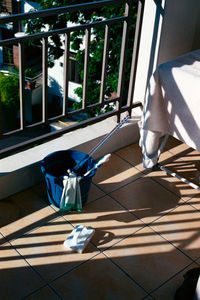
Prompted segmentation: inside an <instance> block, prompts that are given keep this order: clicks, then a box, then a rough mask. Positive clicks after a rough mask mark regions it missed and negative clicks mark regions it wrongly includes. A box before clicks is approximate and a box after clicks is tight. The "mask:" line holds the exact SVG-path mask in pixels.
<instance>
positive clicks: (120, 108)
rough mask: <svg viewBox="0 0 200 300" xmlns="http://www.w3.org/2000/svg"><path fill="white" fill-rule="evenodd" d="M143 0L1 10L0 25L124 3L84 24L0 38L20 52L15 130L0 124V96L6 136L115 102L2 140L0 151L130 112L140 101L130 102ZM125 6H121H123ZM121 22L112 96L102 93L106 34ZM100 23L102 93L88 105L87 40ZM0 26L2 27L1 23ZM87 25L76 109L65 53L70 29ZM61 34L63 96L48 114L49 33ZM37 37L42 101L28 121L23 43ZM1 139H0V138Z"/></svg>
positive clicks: (1, 132)
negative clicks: (36, 116)
mask: <svg viewBox="0 0 200 300" xmlns="http://www.w3.org/2000/svg"><path fill="white" fill-rule="evenodd" d="M143 2H144V0H138V1H136V0H133V1H132V0H102V1H96V2H91V3H84V4H78V5H70V6H66V7H58V8H52V9H47V10H38V11H34V12H29V13H23V14H17V15H10V16H5V17H2V18H1V19H0V26H1V25H3V24H6V23H13V24H14V23H16V22H22V21H24V20H31V19H36V18H43V17H50V16H58V15H60V14H65V13H72V12H76V11H83V10H88V9H93V10H95V9H97V8H101V7H105V6H107V7H108V6H115V5H121V7H123V9H124V13H123V15H122V16H117V17H111V18H108V19H101V20H97V21H95V22H91V23H86V24H77V25H71V26H68V27H64V28H59V29H55V30H50V31H44V32H38V33H34V34H28V35H27V34H26V35H24V36H20V37H12V38H6V39H2V40H0V49H1V47H8V46H9V47H10V46H11V45H17V46H18V51H19V53H18V55H19V74H18V76H19V103H20V104H19V113H18V115H19V128H17V129H14V130H10V131H9V130H8V131H6V132H5V131H4V130H3V125H2V124H3V122H2V119H3V117H2V105H1V101H0V138H7V137H10V136H12V135H16V134H20V133H23V132H25V131H26V130H29V129H30V128H31V129H32V130H33V128H35V130H36V129H37V128H38V127H41V126H47V125H48V124H51V123H52V122H55V121H56V120H60V119H62V118H65V117H67V118H71V117H73V116H74V115H77V114H80V113H85V112H88V111H89V110H91V109H95V108H103V107H104V106H105V105H106V104H109V103H113V104H114V108H113V109H112V110H111V111H108V112H105V113H103V114H100V115H98V116H94V117H91V118H88V119H86V120H84V121H82V122H80V123H77V124H74V125H72V126H70V127H66V128H63V129H60V130H59V131H54V132H46V133H44V134H41V135H38V136H37V137H34V138H31V139H29V140H26V141H24V142H21V143H18V144H15V145H12V146H9V147H5V148H2V147H1V146H0V148H1V149H0V155H3V156H5V155H8V154H9V153H10V152H12V151H16V150H19V149H20V148H24V147H26V146H31V145H32V144H34V143H39V142H43V141H44V140H47V139H52V138H54V137H56V136H58V135H61V134H63V133H66V132H69V131H72V130H75V129H78V128H81V127H84V126H86V125H89V124H93V123H96V122H98V121H101V120H103V119H106V118H108V117H111V116H115V115H116V116H117V117H118V121H119V120H120V115H121V113H123V112H126V111H127V112H128V113H129V114H131V110H132V109H133V108H135V107H138V106H140V105H141V103H140V102H137V103H136V102H134V103H133V93H134V86H135V75H136V68H137V59H138V49H139V41H140V33H141V24H142V16H143V8H144V3H143ZM135 3H137V20H136V25H135V37H134V44H133V49H132V50H131V51H132V61H131V66H130V74H129V78H130V82H129V86H128V92H127V97H126V101H125V102H126V103H124V99H123V95H122V94H123V88H124V81H125V72H126V56H127V50H128V49H127V47H128V30H129V25H130V22H132V21H131V20H132V18H131V8H132V6H133V5H135ZM124 7H125V8H124ZM118 23H120V24H122V27H123V30H122V42H121V51H120V52H121V53H119V55H120V63H119V75H118V88H117V93H116V95H115V97H111V98H108V97H105V85H106V76H107V66H108V54H109V36H110V29H111V28H112V26H113V25H114V24H118ZM98 26H104V27H105V39H104V51H103V59H102V70H101V83H100V85H101V87H100V96H99V99H98V101H96V103H95V104H90V105H88V68H89V64H90V59H89V57H90V54H89V50H90V41H91V34H92V29H93V28H95V27H98ZM0 28H1V27H0ZM80 30H81V31H85V54H84V76H83V95H82V107H81V108H79V109H76V110H69V109H68V93H69V90H68V86H69V84H68V83H69V72H68V68H69V59H70V34H71V33H72V32H75V31H80ZM56 35H63V36H64V40H65V43H64V45H65V46H64V63H63V70H64V78H63V87H64V88H63V101H62V109H61V113H60V114H59V115H56V116H53V117H49V116H48V39H49V38H50V37H52V36H56ZM38 39H40V40H41V41H42V49H41V68H42V101H41V111H42V113H41V115H42V116H41V120H40V121H36V122H32V123H31V124H29V123H27V122H26V96H25V90H26V86H25V84H26V80H25V78H26V76H25V75H26V74H25V61H24V55H25V43H27V42H28V41H34V40H38ZM0 144H1V142H0Z"/></svg>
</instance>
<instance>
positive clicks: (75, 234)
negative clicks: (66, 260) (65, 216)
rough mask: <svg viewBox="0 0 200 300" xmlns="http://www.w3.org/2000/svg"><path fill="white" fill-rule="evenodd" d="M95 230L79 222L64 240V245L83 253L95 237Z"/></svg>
mask: <svg viewBox="0 0 200 300" xmlns="http://www.w3.org/2000/svg"><path fill="white" fill-rule="evenodd" d="M94 232H95V230H94V229H93V228H90V227H86V226H84V225H80V224H78V225H76V227H75V228H74V230H73V231H72V232H71V233H70V235H69V236H68V237H67V239H66V240H65V241H64V246H65V247H66V248H68V249H71V250H73V251H75V252H78V253H82V252H83V250H84V249H85V247H86V246H87V244H88V243H89V241H90V240H91V238H92V237H93V235H94Z"/></svg>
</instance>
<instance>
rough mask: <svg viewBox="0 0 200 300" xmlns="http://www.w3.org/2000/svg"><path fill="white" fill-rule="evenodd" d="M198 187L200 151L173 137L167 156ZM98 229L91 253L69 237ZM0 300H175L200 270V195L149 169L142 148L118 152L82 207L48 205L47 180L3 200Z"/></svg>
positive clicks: (100, 173) (0, 208)
mask: <svg viewBox="0 0 200 300" xmlns="http://www.w3.org/2000/svg"><path fill="white" fill-rule="evenodd" d="M160 162H161V163H165V166H166V167H169V168H170V169H171V170H175V171H177V172H179V173H180V174H181V175H184V176H185V177H186V178H187V179H190V180H191V181H193V182H194V183H198V180H199V175H200V174H199V170H200V169H199V162H200V154H199V153H197V152H196V151H194V150H192V149H190V148H188V147H187V146H186V145H182V144H180V143H179V142H177V141H176V140H174V139H170V140H169V141H168V143H167V145H166V148H165V151H164V152H163V153H162V155H161V158H160ZM76 224H84V225H87V226H91V227H93V228H95V235H94V237H93V238H92V240H91V242H90V243H89V245H88V246H87V248H86V249H85V251H84V253H83V254H76V253H71V252H70V251H68V250H66V249H65V248H64V247H63V242H64V240H65V238H66V237H67V236H68V235H69V233H70V232H71V231H72V230H73V227H74V226H75V225H76ZM0 225H1V230H0V242H1V244H0V250H1V251H0V261H1V263H0V278H1V280H0V291H1V292H0V293H1V296H0V299H3V300H7V299H9V300H10V299H14V300H16V299H26V300H28V299H36V300H39V299H43V300H44V299H48V300H51V299H70V300H73V299H75V300H79V299H83V300H86V299H88V300H98V299H99V300H117V299H119V300H126V299H128V300H137V299H146V300H148V299H149V300H150V299H158V300H171V299H173V296H174V293H175V291H176V289H177V288H178V287H179V286H180V285H181V284H182V282H183V274H184V273H185V272H186V271H187V270H189V269H192V268H194V267H198V266H200V249H199V248H200V247H199V246H200V235H199V232H200V229H199V228H200V193H199V192H198V191H196V190H194V189H192V188H190V187H189V186H188V185H186V184H185V183H182V182H180V181H179V180H178V179H176V178H174V177H170V176H168V175H167V174H166V173H165V172H163V171H147V170H144V169H143V168H142V155H141V151H140V149H139V146H138V144H134V145H131V146H129V147H126V148H124V149H122V150H120V151H117V152H116V153H113V154H112V157H111V160H110V161H109V162H108V163H107V164H105V165H103V166H102V167H101V168H100V169H99V170H98V172H97V174H96V175H95V177H94V178H93V184H92V187H91V189H90V194H89V198H88V202H87V204H86V206H85V207H84V209H83V212H82V213H72V212H70V213H67V212H66V213H63V212H62V213H61V212H60V211H59V210H58V209H57V208H55V207H53V206H52V205H49V204H48V201H47V196H46V186H45V184H44V183H41V184H40V185H38V186H35V187H33V188H31V189H29V190H26V191H24V192H21V193H19V194H17V195H14V196H12V197H10V198H7V199H5V200H3V201H0Z"/></svg>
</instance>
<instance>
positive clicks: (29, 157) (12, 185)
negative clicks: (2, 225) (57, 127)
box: [0, 117, 139, 199]
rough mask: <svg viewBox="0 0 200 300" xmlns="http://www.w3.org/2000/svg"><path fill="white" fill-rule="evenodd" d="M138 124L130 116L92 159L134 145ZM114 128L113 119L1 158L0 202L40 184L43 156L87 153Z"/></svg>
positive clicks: (137, 119) (136, 118)
mask: <svg viewBox="0 0 200 300" xmlns="http://www.w3.org/2000/svg"><path fill="white" fill-rule="evenodd" d="M138 121H139V117H132V118H131V119H130V120H129V121H128V122H127V123H126V124H124V125H123V126H122V127H121V128H120V130H118V131H117V132H116V133H114V135H113V136H112V137H111V138H110V139H109V140H108V141H107V142H106V143H105V144H104V145H103V146H102V147H101V148H100V149H99V150H98V151H97V152H96V153H95V155H94V156H93V157H94V158H95V159H96V158H99V157H101V156H103V155H104V154H107V153H112V152H114V151H117V150H119V149H121V148H123V147H125V146H128V145H130V144H133V143H135V142H137V141H138V140H139V130H138V125H137V122H138ZM115 126H116V121H115V117H113V118H109V119H107V120H104V121H101V122H99V123H96V124H94V125H91V126H88V127H85V128H82V129H78V130H76V131H73V132H70V133H67V134H64V135H63V136H61V137H59V138H56V139H54V140H52V141H49V142H47V143H44V144H41V145H39V146H37V147H34V148H30V149H28V150H26V151H22V152H20V153H17V154H14V155H11V156H9V157H6V158H4V159H2V160H1V164H0V199H4V198H6V197H8V196H11V195H13V194H15V193H17V192H20V191H22V190H25V189H27V188H29V187H31V186H34V185H35V184H38V183H39V182H41V181H42V180H43V175H42V173H41V170H40V162H41V160H42V159H43V158H44V157H45V156H46V155H48V154H50V153H52V152H54V151H59V150H67V149H73V150H78V151H82V152H85V153H88V152H89V151H90V150H91V149H92V148H93V147H94V146H95V145H96V144H97V143H98V142H99V141H100V140H101V139H102V138H103V137H104V136H105V135H106V134H107V133H109V132H110V131H111V130H112V129H113V128H114V127H115Z"/></svg>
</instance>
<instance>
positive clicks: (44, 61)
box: [42, 38, 48, 123]
mask: <svg viewBox="0 0 200 300" xmlns="http://www.w3.org/2000/svg"><path fill="white" fill-rule="evenodd" d="M47 85H48V39H47V38H44V39H42V121H43V122H44V123H46V122H47V120H48V116H47Z"/></svg>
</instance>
